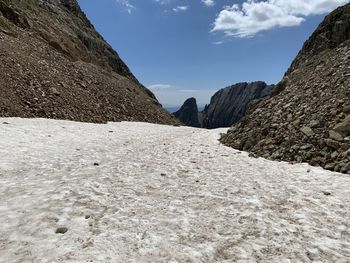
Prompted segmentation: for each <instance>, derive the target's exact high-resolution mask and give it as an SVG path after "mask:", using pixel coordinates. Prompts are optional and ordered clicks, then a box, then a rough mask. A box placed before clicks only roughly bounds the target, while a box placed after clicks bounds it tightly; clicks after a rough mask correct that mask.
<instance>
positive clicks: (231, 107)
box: [173, 81, 274, 129]
mask: <svg viewBox="0 0 350 263" xmlns="http://www.w3.org/2000/svg"><path fill="white" fill-rule="evenodd" d="M273 90H274V85H267V84H266V83H265V82H262V81H257V82H252V83H246V82H245V83H237V84H235V85H232V86H230V87H227V88H224V89H221V90H219V91H218V92H216V93H215V94H214V95H213V96H212V97H211V100H210V104H208V105H206V106H205V108H204V110H203V111H201V112H198V109H197V104H196V100H195V99H194V98H191V99H188V100H186V102H185V103H184V105H183V106H182V107H181V109H180V110H179V111H177V112H175V113H173V114H174V116H175V117H177V118H178V119H179V120H180V121H181V122H182V123H184V124H185V125H188V126H192V127H201V128H207V129H215V128H219V127H230V126H231V125H232V124H234V123H236V122H237V121H239V120H240V119H241V118H242V117H243V116H244V115H245V113H246V111H247V108H248V105H249V104H251V103H253V102H254V101H256V100H260V99H264V98H267V97H269V96H270V95H271V92H272V91H273Z"/></svg>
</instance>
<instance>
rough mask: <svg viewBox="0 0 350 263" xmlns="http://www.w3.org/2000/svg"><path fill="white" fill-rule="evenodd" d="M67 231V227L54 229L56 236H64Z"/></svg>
mask: <svg viewBox="0 0 350 263" xmlns="http://www.w3.org/2000/svg"><path fill="white" fill-rule="evenodd" d="M67 231H68V228H67V227H58V228H57V229H56V234H65V233H66V232H67Z"/></svg>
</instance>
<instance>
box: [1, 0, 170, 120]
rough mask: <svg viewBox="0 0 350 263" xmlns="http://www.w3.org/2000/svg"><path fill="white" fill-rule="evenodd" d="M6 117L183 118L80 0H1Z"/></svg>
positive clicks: (3, 99) (3, 112)
mask: <svg viewBox="0 0 350 263" xmlns="http://www.w3.org/2000/svg"><path fill="white" fill-rule="evenodd" d="M0 94H1V97H0V116H4V117H9V116H11V117H44V118H57V119H69V120H76V121H88V122H106V121H122V120H128V121H146V122H155V123H164V124H176V123H177V121H176V120H175V119H174V118H173V117H172V116H171V115H170V114H168V113H167V112H166V111H165V110H163V109H162V108H161V105H160V104H159V103H158V101H157V100H156V98H155V97H154V95H153V94H152V93H151V92H150V91H149V90H147V89H146V88H145V87H144V86H142V85H141V84H140V83H139V82H138V81H137V79H136V78H135V77H134V76H133V74H132V73H131V72H130V70H129V69H128V67H127V66H126V65H125V64H124V63H123V61H122V60H121V59H120V58H119V56H118V54H117V53H116V52H115V51H114V50H113V49H112V48H111V47H110V46H109V45H108V44H107V43H106V42H105V41H104V40H103V38H102V37H101V36H100V35H99V34H98V33H97V32H96V31H95V29H94V27H93V26H92V25H91V23H90V22H89V21H88V19H87V18H86V16H85V15H84V13H83V12H82V11H81V10H80V8H79V6H78V4H77V2H76V0H45V1H39V0H26V1H21V0H1V1H0Z"/></svg>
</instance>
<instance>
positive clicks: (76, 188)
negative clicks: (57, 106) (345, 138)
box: [0, 118, 350, 263]
mask: <svg viewBox="0 0 350 263" xmlns="http://www.w3.org/2000/svg"><path fill="white" fill-rule="evenodd" d="M4 122H7V123H8V124H3V123H4ZM225 131H226V130H225V129H218V130H204V129H194V128H187V127H172V126H161V125H153V124H146V123H127V122H122V123H109V124H105V125H98V124H87V123H75V122H68V121H54V120H44V119H27V120H24V119H15V118H6V119H0V261H1V262H6V263H11V262H123V263H124V262H170V263H175V262H311V261H314V262H350V229H349V227H350V177H349V176H347V175H343V174H337V173H332V172H329V171H324V170H322V169H320V168H315V167H311V166H308V165H306V164H301V165H289V164H287V163H278V162H272V161H267V160H264V159H255V158H250V157H248V154H247V153H244V152H239V151H236V150H234V149H231V148H228V147H225V146H223V145H221V144H220V143H219V142H218V138H219V136H220V132H225ZM95 163H96V164H95ZM97 164H99V165H97ZM58 227H67V228H68V231H67V232H66V233H65V234H56V233H55V232H56V229H57V228H58Z"/></svg>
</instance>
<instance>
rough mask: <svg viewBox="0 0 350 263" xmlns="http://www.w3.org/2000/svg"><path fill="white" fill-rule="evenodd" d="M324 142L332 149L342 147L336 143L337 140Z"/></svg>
mask: <svg viewBox="0 0 350 263" xmlns="http://www.w3.org/2000/svg"><path fill="white" fill-rule="evenodd" d="M324 141H325V143H326V145H327V146H328V147H330V148H332V149H338V148H339V147H340V143H339V142H337V141H335V140H332V139H325V140H324Z"/></svg>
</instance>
